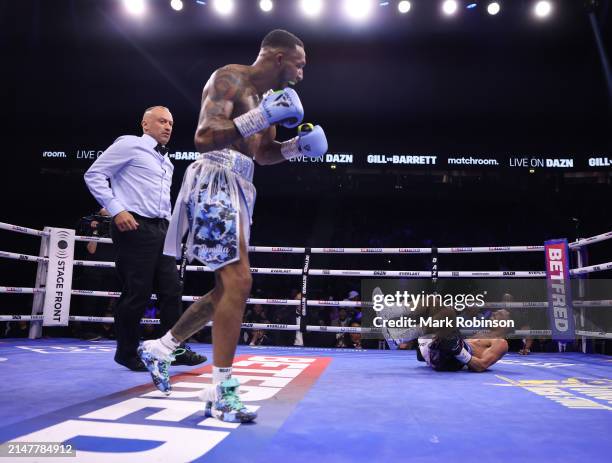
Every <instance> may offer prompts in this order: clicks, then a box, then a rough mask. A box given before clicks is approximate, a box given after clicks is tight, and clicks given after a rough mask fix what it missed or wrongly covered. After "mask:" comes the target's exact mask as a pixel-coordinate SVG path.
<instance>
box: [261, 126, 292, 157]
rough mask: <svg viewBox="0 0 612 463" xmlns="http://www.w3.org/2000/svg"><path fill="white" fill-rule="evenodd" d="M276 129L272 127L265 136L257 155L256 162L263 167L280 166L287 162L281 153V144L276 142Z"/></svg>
mask: <svg viewBox="0 0 612 463" xmlns="http://www.w3.org/2000/svg"><path fill="white" fill-rule="evenodd" d="M275 138H276V128H275V127H270V128H269V129H268V130H267V131H266V132H265V133H264V135H263V137H262V140H261V145H260V146H259V149H258V150H257V152H256V153H255V161H256V162H257V164H259V165H261V166H267V165H271V164H279V163H281V162H284V161H286V159H285V157H284V156H283V154H282V153H281V143H280V142H278V141H275V140H274V139H275Z"/></svg>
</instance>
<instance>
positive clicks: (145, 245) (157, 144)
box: [85, 106, 206, 371]
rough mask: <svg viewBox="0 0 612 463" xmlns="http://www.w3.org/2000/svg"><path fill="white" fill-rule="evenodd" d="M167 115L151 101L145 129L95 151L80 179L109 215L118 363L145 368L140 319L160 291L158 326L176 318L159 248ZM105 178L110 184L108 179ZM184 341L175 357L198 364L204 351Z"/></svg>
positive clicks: (164, 210) (168, 167) (169, 262)
mask: <svg viewBox="0 0 612 463" xmlns="http://www.w3.org/2000/svg"><path fill="white" fill-rule="evenodd" d="M172 125H173V120H172V114H170V111H169V110H168V108H166V107H164V106H153V107H151V108H148V109H147V110H146V111H145V113H144V115H143V118H142V131H143V135H142V136H140V137H138V136H135V135H124V136H122V137H119V138H117V140H115V142H114V143H113V144H112V145H111V146H110V147H108V148H107V149H106V151H104V153H102V154H101V155H100V157H98V159H97V160H96V161H95V162H94V163H93V164H92V165H91V167H90V168H89V169H88V170H87V172H86V173H85V183H86V184H87V187H88V188H89V191H91V194H92V195H93V196H94V197H95V198H96V200H97V201H98V203H100V205H102V207H104V208H106V210H108V212H109V213H110V215H111V216H112V217H113V220H112V226H111V236H112V239H113V244H114V248H115V256H116V257H115V267H116V270H117V273H118V275H119V279H120V280H121V286H122V289H121V297H120V298H119V302H118V303H117V306H116V309H115V332H116V336H117V351H116V352H115V362H117V363H119V364H120V365H123V366H125V367H127V368H129V369H130V370H134V371H147V369H146V367H145V366H144V364H143V363H142V361H141V360H140V359H139V358H138V355H137V354H136V349H137V348H138V344H139V341H140V319H141V318H142V316H143V314H144V311H145V308H146V306H147V304H148V303H149V301H150V299H151V293H152V292H153V289H155V290H156V292H157V298H158V301H159V308H160V312H161V325H162V331H163V332H166V331H168V330H169V329H170V328H171V327H172V326H173V325H174V323H175V322H176V321H177V320H178V319H179V316H180V307H181V292H182V291H181V284H180V282H179V278H178V272H177V269H176V261H175V260H174V259H173V258H172V257H169V256H164V255H163V254H162V250H163V247H164V240H165V237H166V231H167V229H168V221H169V219H170V215H171V206H170V185H171V184H172V173H173V171H174V166H173V165H172V163H171V162H170V160H169V159H168V156H167V153H168V150H167V148H166V144H167V143H168V141H169V140H170V136H171V135H172ZM109 183H110V184H109ZM181 347H183V348H185V352H184V353H183V354H181V355H178V356H177V357H176V360H175V364H179V365H197V364H199V363H202V362H204V361H206V357H204V356H202V355H199V354H197V353H195V352H193V351H192V350H191V349H189V347H188V346H181Z"/></svg>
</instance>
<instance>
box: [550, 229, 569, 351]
mask: <svg viewBox="0 0 612 463" xmlns="http://www.w3.org/2000/svg"><path fill="white" fill-rule="evenodd" d="M544 250H545V255H546V286H547V291H548V319H549V321H550V329H551V331H552V338H553V339H554V340H556V341H572V340H573V339H574V337H575V332H574V330H575V326H574V307H573V303H572V289H571V284H570V272H569V247H568V245H567V240H566V239H562V240H550V241H546V242H545V243H544Z"/></svg>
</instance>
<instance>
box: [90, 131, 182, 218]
mask: <svg viewBox="0 0 612 463" xmlns="http://www.w3.org/2000/svg"><path fill="white" fill-rule="evenodd" d="M156 146H157V141H156V140H155V139H154V138H153V137H151V136H150V135H147V134H144V135H142V136H141V137H137V136H134V135H124V136H122V137H119V138H117V140H115V142H114V143H113V144H112V145H111V146H109V147H108V148H107V149H106V151H104V153H102V154H101V155H100V157H98V159H96V161H95V162H94V163H93V164H92V165H91V167H90V168H89V169H88V170H87V172H85V183H86V184H87V187H88V188H89V191H91V194H92V195H93V196H94V197H95V198H96V200H97V201H98V203H100V205H101V206H103V207H105V208H106V209H107V210H108V212H109V213H110V214H111V216H113V217H114V216H115V215H117V214H118V213H119V212H122V211H130V212H135V213H136V214H138V215H142V216H144V217H149V218H157V217H159V218H164V219H168V220H169V219H170V215H171V204H170V185H171V184H172V173H173V172H174V166H173V165H172V163H171V162H170V160H169V159H168V156H162V155H161V154H160V153H158V152H157V151H156V150H155V147H156ZM109 180H110V186H109Z"/></svg>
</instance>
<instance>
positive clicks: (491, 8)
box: [487, 2, 501, 16]
mask: <svg viewBox="0 0 612 463" xmlns="http://www.w3.org/2000/svg"><path fill="white" fill-rule="evenodd" d="M499 10H501V7H500V6H499V3H497V2H491V3H489V4H488V5H487V13H489V14H490V15H491V16H495V15H496V14H497V13H499Z"/></svg>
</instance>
